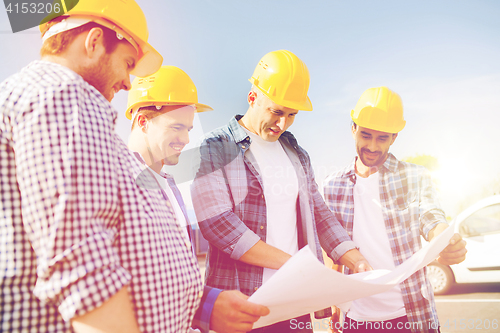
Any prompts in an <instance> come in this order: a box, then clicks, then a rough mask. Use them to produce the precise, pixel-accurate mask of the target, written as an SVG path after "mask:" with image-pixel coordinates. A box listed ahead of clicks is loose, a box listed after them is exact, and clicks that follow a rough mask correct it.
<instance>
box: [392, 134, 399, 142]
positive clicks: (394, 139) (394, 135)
mask: <svg viewBox="0 0 500 333" xmlns="http://www.w3.org/2000/svg"><path fill="white" fill-rule="evenodd" d="M397 137H398V133H393V134H392V141H391V145H392V144H393V143H394V141H396V138H397Z"/></svg>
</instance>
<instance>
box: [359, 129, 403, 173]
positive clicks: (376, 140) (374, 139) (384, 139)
mask: <svg viewBox="0 0 500 333" xmlns="http://www.w3.org/2000/svg"><path fill="white" fill-rule="evenodd" d="M352 136H353V138H354V142H355V145H356V152H357V153H358V156H359V159H358V160H357V161H356V167H357V171H358V172H359V173H364V172H365V171H366V170H367V169H370V168H374V169H378V168H379V167H380V166H381V165H382V164H384V162H385V160H386V159H387V156H388V154H389V147H390V146H391V145H392V144H393V143H394V141H395V140H396V137H397V136H398V134H397V133H395V134H393V133H386V132H380V131H375V130H372V129H369V128H366V127H361V126H357V125H355V124H354V125H353V126H352Z"/></svg>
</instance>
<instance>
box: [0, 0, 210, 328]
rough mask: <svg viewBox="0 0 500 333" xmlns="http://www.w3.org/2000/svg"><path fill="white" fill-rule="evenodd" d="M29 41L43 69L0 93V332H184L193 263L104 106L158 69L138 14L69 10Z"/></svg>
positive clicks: (102, 1)
mask: <svg viewBox="0 0 500 333" xmlns="http://www.w3.org/2000/svg"><path fill="white" fill-rule="evenodd" d="M41 30H42V33H43V38H44V43H43V46H42V51H41V53H42V60H40V61H34V62H33V63H31V64H29V65H28V66H27V67H25V68H24V69H22V71H21V72H20V73H17V74H15V75H13V76H12V77H10V78H8V79H7V80H5V81H4V82H2V83H1V84H0V170H2V172H1V173H0V235H2V236H1V238H2V242H1V243H0V331H1V332H41V333H44V332H47V333H53V332H89V331H91V332H96V331H99V332H101V331H102V332H120V333H123V332H139V331H141V332H151V333H158V332H164V333H167V332H171V333H180V332H183V333H185V332H188V330H189V328H190V325H191V323H192V321H193V317H194V315H195V312H196V310H197V308H198V306H199V304H200V302H201V301H202V297H203V296H204V295H203V283H202V281H201V277H200V274H199V267H198V262H197V260H196V258H195V257H194V255H193V252H192V249H191V245H190V244H189V242H188V241H187V239H186V237H185V233H184V232H183V230H182V229H181V228H180V227H179V225H178V223H177V220H176V216H175V215H176V214H175V210H174V208H175V207H172V205H171V202H170V200H166V199H165V197H164V196H163V195H162V194H163V193H162V192H161V191H158V189H157V188H154V187H151V186H142V187H139V186H138V184H137V180H138V177H139V176H140V175H141V174H142V172H143V171H144V165H143V164H142V163H141V162H140V161H139V160H138V159H137V158H136V156H135V154H134V153H132V152H131V151H130V150H129V149H128V148H127V146H126V145H125V144H124V142H123V141H122V140H121V139H120V138H119V137H118V136H117V135H116V134H115V132H114V128H115V122H116V118H117V113H116V111H115V110H114V108H113V107H112V105H111V104H110V103H109V102H110V101H111V100H112V99H113V97H114V94H115V93H116V92H118V91H119V90H120V89H124V90H129V89H130V86H131V84H130V78H129V77H130V74H131V73H132V74H134V75H137V76H147V75H149V74H152V73H154V72H156V71H157V70H158V69H159V68H160V66H161V62H162V57H161V56H160V55H159V54H158V53H157V52H156V51H155V50H154V49H153V48H152V47H151V46H150V45H149V44H148V43H147V36H148V30H147V25H146V19H145V17H144V14H143V12H142V10H141V9H140V7H139V6H138V5H137V4H136V3H135V1H133V0H128V1H123V0H81V1H79V3H78V5H77V6H76V7H74V8H73V9H72V10H71V11H70V12H69V13H68V14H67V15H65V16H64V17H59V18H56V19H54V20H52V21H50V22H48V23H47V24H46V25H44V26H42V27H41ZM140 180H144V181H149V182H154V181H155V179H154V178H152V177H149V178H146V179H144V178H140ZM211 295H213V294H211ZM215 296H217V295H215ZM215 296H214V298H215ZM210 297H211V296H210V294H209V295H207V298H210ZM206 303H208V304H210V303H213V302H210V301H208V302H206ZM212 313H213V312H212ZM202 316H203V315H202ZM209 320H210V318H209V315H206V316H205V318H200V322H203V321H204V322H207V321H209ZM206 327H207V326H206ZM205 331H206V329H205Z"/></svg>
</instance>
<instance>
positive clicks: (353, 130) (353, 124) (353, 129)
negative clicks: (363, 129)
mask: <svg viewBox="0 0 500 333" xmlns="http://www.w3.org/2000/svg"><path fill="white" fill-rule="evenodd" d="M357 127H358V126H357V125H356V124H355V123H352V125H351V133H352V137H353V138H355V136H356V129H357Z"/></svg>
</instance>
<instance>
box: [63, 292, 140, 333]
mask: <svg viewBox="0 0 500 333" xmlns="http://www.w3.org/2000/svg"><path fill="white" fill-rule="evenodd" d="M71 324H72V325H73V329H74V330H75V332H77V333H102V332H107V333H113V332H116V333H139V332H140V330H139V326H138V325H137V322H136V319H135V314H134V310H133V306H132V302H131V301H130V298H129V295H128V290H127V287H123V288H122V289H120V291H118V292H117V293H116V294H115V295H113V296H112V297H111V298H110V299H108V300H107V301H106V302H104V303H103V304H102V305H101V306H100V307H98V308H96V309H94V310H92V311H90V312H88V313H86V314H84V315H82V316H79V317H75V318H73V319H72V320H71Z"/></svg>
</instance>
